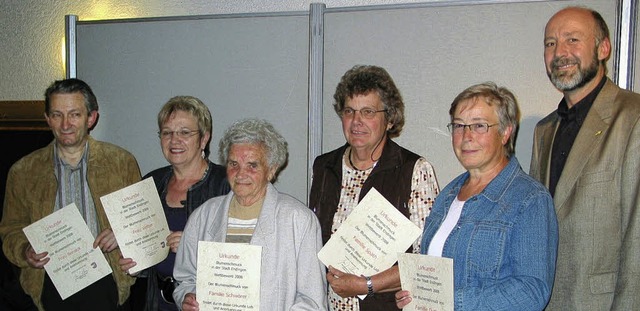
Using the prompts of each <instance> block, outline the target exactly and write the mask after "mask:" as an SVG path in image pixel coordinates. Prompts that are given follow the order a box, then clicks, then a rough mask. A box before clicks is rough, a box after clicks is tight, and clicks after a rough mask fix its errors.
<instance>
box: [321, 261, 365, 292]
mask: <svg viewBox="0 0 640 311" xmlns="http://www.w3.org/2000/svg"><path fill="white" fill-rule="evenodd" d="M327 282H329V285H330V286H331V288H332V289H333V291H334V292H335V293H336V294H338V295H339V296H340V297H342V298H347V297H353V296H356V295H366V294H367V281H366V280H365V279H364V278H363V277H361V276H357V275H355V274H349V273H344V272H342V271H340V270H338V269H336V268H334V267H332V266H329V272H327Z"/></svg>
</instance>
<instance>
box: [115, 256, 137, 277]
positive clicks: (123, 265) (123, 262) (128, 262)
mask: <svg viewBox="0 0 640 311" xmlns="http://www.w3.org/2000/svg"><path fill="white" fill-rule="evenodd" d="M137 264H138V263H137V262H135V261H133V259H131V258H123V257H122V256H120V259H118V265H119V266H120V270H122V271H124V273H126V274H129V269H131V268H133V267H135V266H136V265H137ZM135 275H137V273H134V275H133V276H135Z"/></svg>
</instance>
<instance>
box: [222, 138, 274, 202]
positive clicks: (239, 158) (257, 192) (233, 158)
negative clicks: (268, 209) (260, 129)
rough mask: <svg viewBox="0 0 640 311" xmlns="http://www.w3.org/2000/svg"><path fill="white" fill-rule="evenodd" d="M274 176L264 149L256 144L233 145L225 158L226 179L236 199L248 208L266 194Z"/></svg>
mask: <svg viewBox="0 0 640 311" xmlns="http://www.w3.org/2000/svg"><path fill="white" fill-rule="evenodd" d="M274 175H275V169H272V168H270V167H269V165H268V163H267V154H266V150H265V147H264V146H262V145H258V144H233V145H231V147H230V148H229V155H228V156H227V179H228V180H229V183H230V184H231V190H233V192H234V194H235V195H236V199H237V200H238V202H239V203H240V204H241V205H243V206H249V205H251V204H253V203H255V202H257V201H258V200H260V199H261V198H263V197H264V196H265V195H266V193H267V185H268V184H269V182H270V180H271V179H272V178H273V177H274Z"/></svg>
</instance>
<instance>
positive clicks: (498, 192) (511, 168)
mask: <svg viewBox="0 0 640 311" xmlns="http://www.w3.org/2000/svg"><path fill="white" fill-rule="evenodd" d="M519 170H520V162H518V159H517V158H516V156H515V155H512V156H511V159H509V163H507V166H505V167H504V168H503V169H502V171H500V173H498V175H496V177H494V178H493V180H491V181H490V182H489V184H488V185H487V186H486V187H485V188H484V189H483V190H482V192H480V193H479V194H478V196H483V197H485V198H487V200H489V201H491V202H498V201H500V199H501V198H502V196H504V194H505V191H506V190H507V188H508V187H507V186H508V185H509V184H510V183H511V182H512V181H513V179H514V178H515V177H516V175H517V173H518V171H519ZM468 178H469V172H465V173H464V174H462V175H460V176H459V177H458V178H456V179H455V181H454V184H455V186H454V187H452V188H451V191H449V194H448V197H449V199H450V201H451V202H452V201H453V198H455V197H456V196H457V195H458V192H460V188H462V185H463V184H464V182H465V181H466V180H467V179H468ZM447 203H450V202H447ZM449 205H451V204H447V205H446V206H449Z"/></svg>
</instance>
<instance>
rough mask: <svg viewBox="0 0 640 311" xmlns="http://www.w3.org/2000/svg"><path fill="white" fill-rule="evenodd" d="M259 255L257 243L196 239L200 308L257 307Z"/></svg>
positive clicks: (258, 304) (260, 248)
mask: <svg viewBox="0 0 640 311" xmlns="http://www.w3.org/2000/svg"><path fill="white" fill-rule="evenodd" d="M260 258H262V247H260V246H256V245H248V244H238V243H219V242H207V241H200V242H198V268H197V269H198V272H197V277H196V297H198V303H199V304H200V310H202V311H207V310H238V311H240V310H253V311H257V310H260V270H261V260H260Z"/></svg>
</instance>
